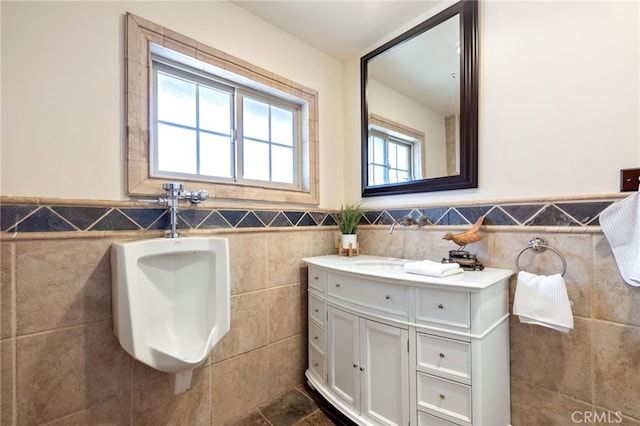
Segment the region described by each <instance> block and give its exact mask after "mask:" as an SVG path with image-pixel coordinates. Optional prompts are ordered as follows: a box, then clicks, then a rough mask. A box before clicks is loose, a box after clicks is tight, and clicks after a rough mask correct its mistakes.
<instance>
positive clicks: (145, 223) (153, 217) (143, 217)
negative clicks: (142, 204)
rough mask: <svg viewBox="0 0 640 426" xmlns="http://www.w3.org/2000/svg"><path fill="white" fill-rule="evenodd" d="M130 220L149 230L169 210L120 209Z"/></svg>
mask: <svg viewBox="0 0 640 426" xmlns="http://www.w3.org/2000/svg"><path fill="white" fill-rule="evenodd" d="M120 211H121V212H122V213H123V214H125V215H126V216H127V217H128V218H129V219H131V220H132V221H134V222H135V223H137V224H138V225H140V226H141V227H142V228H144V229H147V228H148V227H150V226H151V225H152V224H153V223H154V222H156V221H157V220H158V218H159V217H160V216H162V215H163V214H164V213H165V212H166V211H167V209H158V208H154V209H120Z"/></svg>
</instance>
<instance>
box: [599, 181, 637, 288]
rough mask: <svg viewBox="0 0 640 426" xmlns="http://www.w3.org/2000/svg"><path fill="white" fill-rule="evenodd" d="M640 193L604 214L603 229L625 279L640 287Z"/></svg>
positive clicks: (602, 217)
mask: <svg viewBox="0 0 640 426" xmlns="http://www.w3.org/2000/svg"><path fill="white" fill-rule="evenodd" d="M639 216H640V194H639V193H638V192H636V193H634V194H633V195H631V196H630V197H627V198H625V199H624V200H621V201H618V202H617V203H615V204H612V205H610V206H609V207H607V208H606V209H604V210H603V211H602V213H600V226H601V227H602V232H604V235H605V237H607V240H608V241H609V245H610V246H611V250H612V251H613V257H614V258H615V260H616V263H617V264H618V269H619V270H620V275H622V279H624V280H625V282H626V283H627V284H629V285H632V286H634V287H640V220H639Z"/></svg>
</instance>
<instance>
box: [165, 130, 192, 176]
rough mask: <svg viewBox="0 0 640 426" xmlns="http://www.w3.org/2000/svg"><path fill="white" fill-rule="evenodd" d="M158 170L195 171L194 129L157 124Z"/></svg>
mask: <svg viewBox="0 0 640 426" xmlns="http://www.w3.org/2000/svg"><path fill="white" fill-rule="evenodd" d="M158 170H161V171H165V172H177V173H197V169H196V132H195V131H193V130H187V129H181V128H178V127H174V126H168V125H166V124H158Z"/></svg>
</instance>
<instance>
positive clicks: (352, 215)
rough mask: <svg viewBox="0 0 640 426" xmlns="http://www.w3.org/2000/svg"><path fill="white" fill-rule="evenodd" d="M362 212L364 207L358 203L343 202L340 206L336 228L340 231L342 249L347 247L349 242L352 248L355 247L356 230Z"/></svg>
mask: <svg viewBox="0 0 640 426" xmlns="http://www.w3.org/2000/svg"><path fill="white" fill-rule="evenodd" d="M363 214H364V209H363V208H362V206H361V205H360V204H343V205H342V206H340V213H339V214H338V228H339V229H340V232H341V233H342V236H341V238H340V241H342V248H343V249H348V248H349V243H351V248H352V249H355V248H356V231H357V230H358V225H359V224H360V219H361V218H362V215H363Z"/></svg>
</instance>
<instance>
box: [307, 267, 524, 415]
mask: <svg viewBox="0 0 640 426" xmlns="http://www.w3.org/2000/svg"><path fill="white" fill-rule="evenodd" d="M305 261H306V262H307V264H308V265H309V294H308V297H309V320H308V321H309V322H308V324H309V342H308V345H309V366H308V369H307V372H306V376H307V380H308V383H309V384H310V385H311V386H312V387H313V388H314V389H316V390H317V391H318V392H319V393H320V394H321V395H322V396H323V397H324V398H325V399H326V400H327V401H329V402H330V403H331V404H332V405H333V406H334V407H336V408H337V409H338V410H340V411H341V412H342V413H344V414H345V415H346V416H347V417H349V418H350V419H351V420H353V421H354V422H355V423H357V424H360V425H425V426H426V425H464V426H469V425H491V426H499V425H508V424H510V398H509V328H508V327H509V322H508V316H509V313H508V291H509V289H508V279H509V277H510V276H511V275H512V272H511V271H506V270H500V269H491V268H486V269H485V270H484V271H470V272H465V273H464V274H460V275H458V276H455V277H448V278H431V277H426V276H420V275H414V274H407V273H405V272H403V269H402V267H401V266H402V263H403V261H402V260H399V259H389V258H380V257H374V256H358V257H355V258H347V257H340V256H319V257H312V258H306V259H305ZM405 262H406V261H405Z"/></svg>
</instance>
